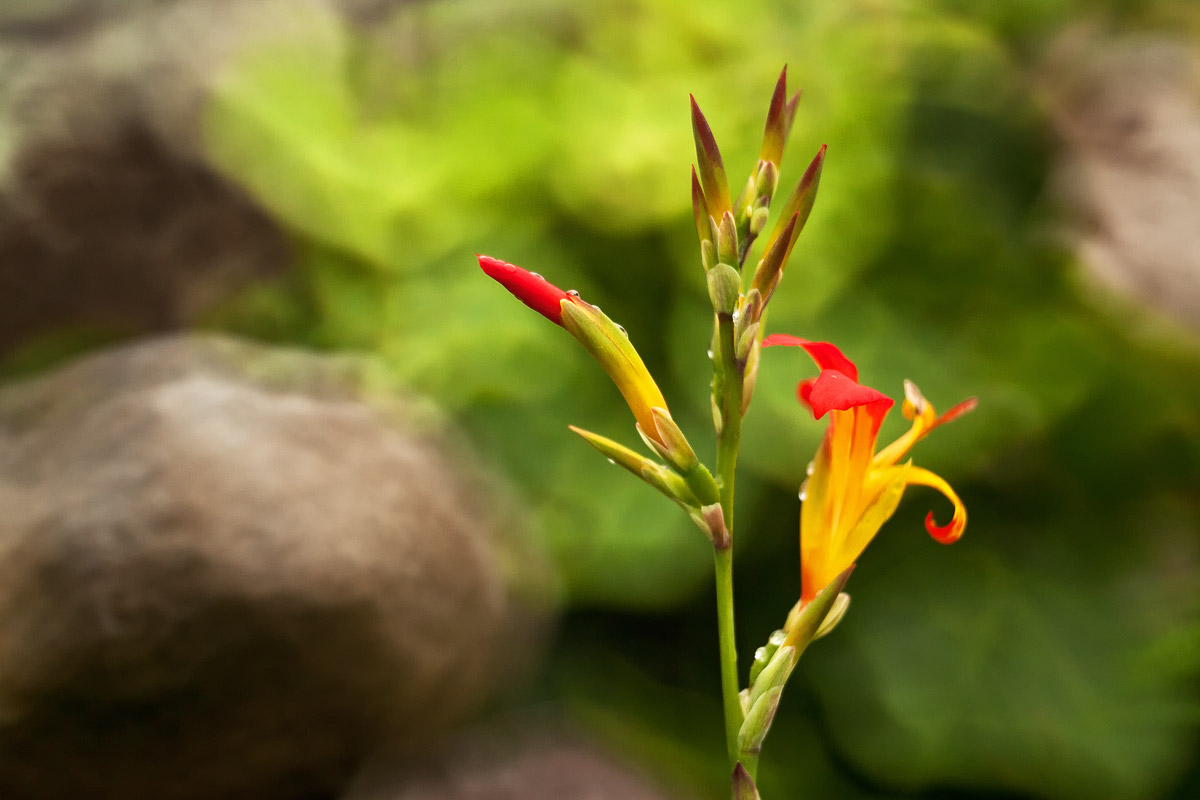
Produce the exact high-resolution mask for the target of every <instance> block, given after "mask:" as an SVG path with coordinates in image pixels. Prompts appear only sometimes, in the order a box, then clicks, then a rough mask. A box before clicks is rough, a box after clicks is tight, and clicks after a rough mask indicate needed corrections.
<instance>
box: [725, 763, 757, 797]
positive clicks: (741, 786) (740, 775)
mask: <svg viewBox="0 0 1200 800" xmlns="http://www.w3.org/2000/svg"><path fill="white" fill-rule="evenodd" d="M732 784H733V800H761V798H760V796H759V794H758V789H757V788H756V787H755V786H754V779H753V778H751V777H750V773H749V772H746V768H745V767H743V766H742V762H740V761H739V762H738V765H737V766H736V767H735V768H734V770H733V779H732Z"/></svg>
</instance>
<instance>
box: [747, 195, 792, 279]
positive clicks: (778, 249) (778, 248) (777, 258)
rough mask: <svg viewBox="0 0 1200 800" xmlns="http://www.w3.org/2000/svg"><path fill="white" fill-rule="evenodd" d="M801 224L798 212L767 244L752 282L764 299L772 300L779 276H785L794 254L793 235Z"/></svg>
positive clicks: (777, 227)
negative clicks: (789, 261)
mask: <svg viewBox="0 0 1200 800" xmlns="http://www.w3.org/2000/svg"><path fill="white" fill-rule="evenodd" d="M799 222H800V212H798V211H797V212H795V213H793V214H792V216H791V218H789V219H788V221H787V224H785V225H784V226H783V228H782V230H779V226H776V229H777V230H778V234H779V235H778V236H776V235H775V234H772V235H771V240H770V241H769V242H768V244H767V252H766V253H765V254H764V255H763V257H762V260H761V261H759V262H758V267H756V268H755V270H754V278H753V279H752V280H751V282H750V286H751V288H752V289H757V290H758V291H759V293H760V294H761V295H762V296H763V297H764V298H770V296H771V293H772V292H773V291H774V289H775V286H776V285H777V284H778V281H779V276H781V275H782V274H783V268H784V267H786V266H787V260H788V256H790V255H791V252H792V241H793V239H792V233H793V232H794V231H795V229H796V226H797V225H798V224H799Z"/></svg>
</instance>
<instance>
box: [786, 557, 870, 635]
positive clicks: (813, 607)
mask: <svg viewBox="0 0 1200 800" xmlns="http://www.w3.org/2000/svg"><path fill="white" fill-rule="evenodd" d="M852 572H854V565H853V564H851V565H850V566H849V567H847V568H846V569H845V571H843V572H842V573H841V574H840V575H838V576H837V577H836V578H834V579H833V580H832V581H830V582H829V584H828V585H827V586H826V587H825V588H824V589H822V590H821V591H819V592H817V596H816V597H814V598H813V599H812V600H811V601H809V602H808V603H805V604H804V605H802V606H800V607H799V610H798V611H796V610H793V613H792V614H789V615H788V617H789V618H788V622H787V644H788V645H790V646H792V647H794V648H796V657H797V658H799V657H800V654H801V653H803V652H804V649H805V648H806V647H808V645H809V643H810V642H812V640H813V639H815V638H816V635H817V632H818V631H820V629H821V626H822V624H823V623H824V622H825V619H826V618H827V617H828V616H829V614H830V612H832V611H833V608H834V606H835V605H836V604H837V600H838V595H840V594H841V593H842V589H843V588H845V586H846V581H848V580H849V579H850V573H852ZM842 612H843V613H845V608H844V607H843V609H842Z"/></svg>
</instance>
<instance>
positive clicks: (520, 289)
mask: <svg viewBox="0 0 1200 800" xmlns="http://www.w3.org/2000/svg"><path fill="white" fill-rule="evenodd" d="M478 258H479V266H480V267H481V268H482V269H483V271H484V272H486V273H487V274H488V277H491V278H494V279H495V280H496V281H497V282H499V283H500V285H502V286H503V287H504V288H505V289H508V290H509V291H510V292H512V293H513V296H514V297H516V298H517V299H518V300H520V301H521V302H522V303H524V304H525V305H527V306H529V307H530V308H532V309H533V310H534V311H536V312H538V313H539V314H541V315H542V316H543V317H545V318H546V319H548V320H550V321H551V322H553V323H554V324H555V325H562V324H563V323H562V301H563V300H569V299H570V298H571V295H569V294H567V293H566V292H564V291H563V290H562V289H560V288H558V287H557V286H555V285H554V284H553V283H551V282H550V281H548V280H546V279H545V278H543V277H542V276H541V275H538V274H537V273H536V272H530V271H529V270H526V269H521V268H520V267H518V266H517V265H516V264H509V263H508V262H507V261H501V260H500V259H498V258H492V257H491V256H478Z"/></svg>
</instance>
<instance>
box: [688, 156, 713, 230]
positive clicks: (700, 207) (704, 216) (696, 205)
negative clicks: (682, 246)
mask: <svg viewBox="0 0 1200 800" xmlns="http://www.w3.org/2000/svg"><path fill="white" fill-rule="evenodd" d="M692 216H693V217H695V219H696V235H697V236H698V237H699V238H700V242H701V244H702V245H703V243H704V242H710V241H712V235H711V230H712V228H711V225H710V223H709V221H708V201H707V200H705V199H704V189H703V188H701V186H700V179H699V178H698V177H696V168H695V166H693V167H692Z"/></svg>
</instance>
